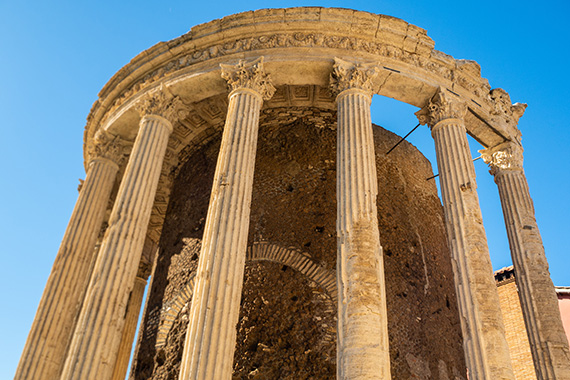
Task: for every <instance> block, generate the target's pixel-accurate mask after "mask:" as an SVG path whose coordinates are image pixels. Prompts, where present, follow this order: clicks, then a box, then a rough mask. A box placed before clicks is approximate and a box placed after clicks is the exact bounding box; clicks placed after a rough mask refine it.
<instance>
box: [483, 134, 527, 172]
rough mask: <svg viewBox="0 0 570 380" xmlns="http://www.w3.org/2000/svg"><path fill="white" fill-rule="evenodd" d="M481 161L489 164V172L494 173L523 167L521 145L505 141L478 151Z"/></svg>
mask: <svg viewBox="0 0 570 380" xmlns="http://www.w3.org/2000/svg"><path fill="white" fill-rule="evenodd" d="M479 153H481V157H482V158H483V161H485V163H486V164H487V165H489V173H491V174H492V175H496V174H498V173H500V172H501V171H504V170H522V169H523V147H522V146H521V145H520V144H519V143H517V142H514V141H507V142H505V143H502V144H499V145H497V146H495V147H492V148H487V149H482V150H480V151H479Z"/></svg>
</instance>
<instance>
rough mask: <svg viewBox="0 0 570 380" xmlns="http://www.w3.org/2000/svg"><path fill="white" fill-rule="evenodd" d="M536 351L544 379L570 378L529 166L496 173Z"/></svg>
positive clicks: (537, 366) (569, 360)
mask: <svg viewBox="0 0 570 380" xmlns="http://www.w3.org/2000/svg"><path fill="white" fill-rule="evenodd" d="M495 182H496V183H497V186H498V188H499V196H500V198H501V204H502V206H503V214H504V217H505V225H506V227H507V234H508V238H509V244H510V248H511V255H512V259H513V264H514V267H515V276H516V281H517V288H518V290H519V297H520V301H521V307H522V310H523V316H524V319H525V324H526V329H527V332H528V337H529V342H530V347H531V352H532V356H533V361H534V365H535V370H536V376H537V378H538V379H540V380H546V379H557V380H558V379H564V380H567V379H570V355H569V350H568V341H567V339H566V334H565V333H564V327H563V325H562V320H561V317H560V309H559V308H558V298H557V296H556V291H555V289H554V285H553V284H552V280H551V279H550V273H549V271H548V263H547V261H546V256H545V254H544V246H543V245H542V239H541V237H540V232H539V230H538V226H537V224H536V220H535V217H534V206H533V203H532V199H531V197H530V193H529V190H528V184H527V181H526V177H525V175H524V172H523V171H522V169H521V170H500V169H499V172H498V173H497V174H495Z"/></svg>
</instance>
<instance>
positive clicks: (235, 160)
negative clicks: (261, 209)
mask: <svg viewBox="0 0 570 380" xmlns="http://www.w3.org/2000/svg"><path fill="white" fill-rule="evenodd" d="M222 76H223V77H224V78H225V79H226V80H227V81H228V83H229V85H230V87H231V88H232V89H233V91H232V92H231V93H230V96H229V105H228V112H227V116H226V122H225V126H224V132H223V136H222V143H221V147H220V153H219V156H218V162H217V165H216V172H215V174H214V183H213V186H212V193H211V198H210V205H209V208H208V214H207V217H206V226H205V229H204V237H203V240H202V249H201V252H200V259H199V264H198V270H197V274H196V284H195V291H194V296H193V299H192V306H191V308H190V320H189V325H188V334H187V336H186V342H185V345H184V353H183V356H182V364H181V369H180V379H181V380H182V379H183V380H188V379H192V380H198V379H200V380H209V379H227V380H229V379H231V376H232V363H233V356H234V350H235V339H236V323H237V321H238V316H239V306H240V297H241V289H242V285H243V271H244V265H245V255H246V245H247V233H248V228H249V214H250V203H251V191H252V184H253V171H254V166H255V165H254V164H255V153H256V148H257V134H258V128H259V111H260V109H261V105H262V103H263V99H264V98H265V99H268V98H269V97H271V95H272V94H273V92H274V88H273V86H271V84H269V83H268V82H267V80H268V79H267V75H266V74H265V73H264V72H263V61H262V59H261V58H260V59H257V60H256V61H253V62H248V63H246V62H244V61H240V63H238V65H236V66H228V65H223V66H222Z"/></svg>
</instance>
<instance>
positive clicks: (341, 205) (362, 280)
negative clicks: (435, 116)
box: [331, 58, 391, 380]
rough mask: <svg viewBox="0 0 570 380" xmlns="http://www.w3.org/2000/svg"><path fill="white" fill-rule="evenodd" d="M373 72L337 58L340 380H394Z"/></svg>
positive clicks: (333, 79) (372, 68)
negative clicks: (372, 110)
mask: <svg viewBox="0 0 570 380" xmlns="http://www.w3.org/2000/svg"><path fill="white" fill-rule="evenodd" d="M378 71H379V70H378V68H377V67H376V66H375V65H373V64H354V63H351V62H346V61H343V60H341V59H338V58H336V59H335V63H334V68H333V73H332V75H331V88H332V91H333V93H335V94H337V96H336V103H337V108H338V126H337V128H338V129H337V131H338V133H337V241H338V251H337V287H338V330H337V331H338V334H337V336H338V342H337V378H338V379H343V380H344V379H351V380H352V379H362V380H364V379H366V380H368V379H378V380H380V379H390V378H391V376H390V352H389V343H388V319H387V310H386V286H385V283H384V259H383V256H382V247H381V245H380V234H379V231H378V216H377V205H376V196H377V194H378V181H377V177H376V160H375V155H374V140H373V136H372V121H371V119H370V102H371V100H372V81H373V79H374V78H375V77H376V76H377V74H378Z"/></svg>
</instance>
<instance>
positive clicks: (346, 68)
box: [330, 58, 380, 96]
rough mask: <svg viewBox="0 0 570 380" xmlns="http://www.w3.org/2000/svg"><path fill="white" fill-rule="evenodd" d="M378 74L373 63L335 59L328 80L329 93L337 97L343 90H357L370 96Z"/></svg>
mask: <svg viewBox="0 0 570 380" xmlns="http://www.w3.org/2000/svg"><path fill="white" fill-rule="evenodd" d="M379 72H380V69H379V68H378V65H377V64H375V63H353V62H348V61H345V60H343V59H340V58H335V59H334V66H333V71H332V73H331V79H330V84H331V91H332V93H333V95H334V96H338V95H339V94H340V93H341V92H343V91H345V90H349V89H358V90H362V91H364V92H366V93H367V94H368V95H370V96H372V93H373V92H374V90H373V81H374V79H375V78H376V77H377V76H378V73H379Z"/></svg>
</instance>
